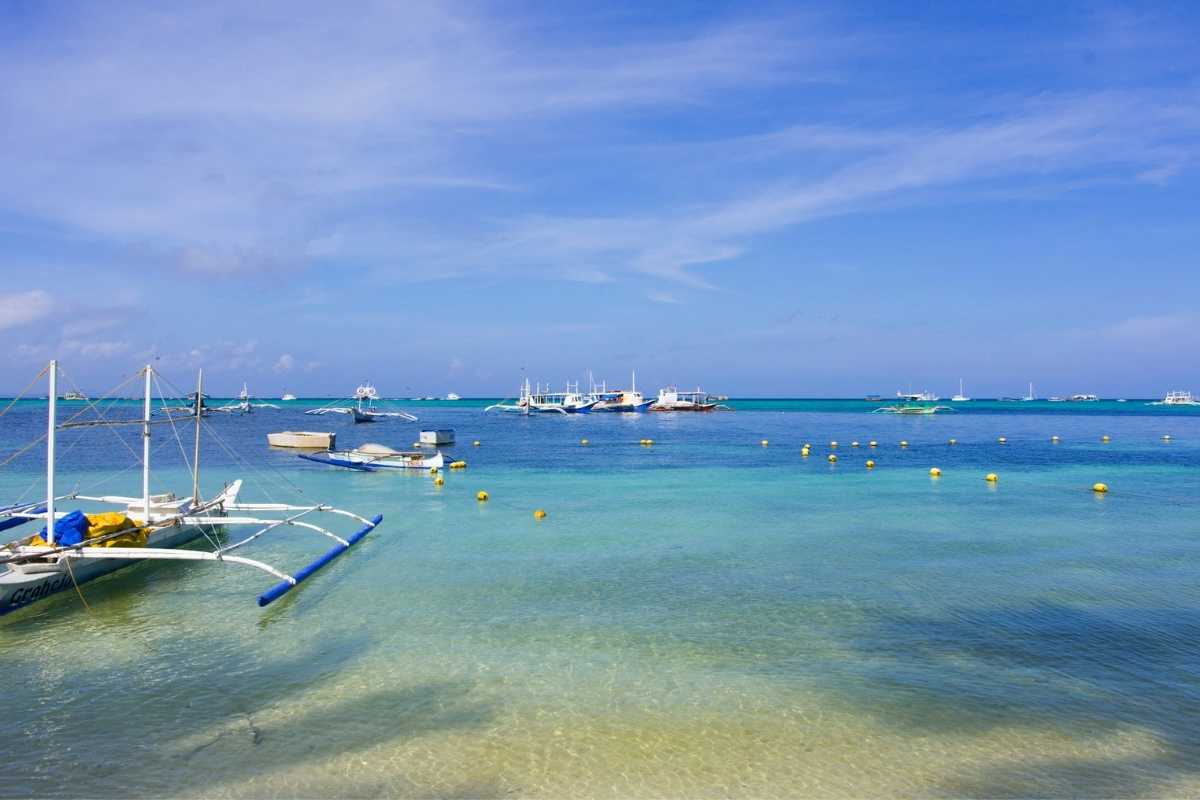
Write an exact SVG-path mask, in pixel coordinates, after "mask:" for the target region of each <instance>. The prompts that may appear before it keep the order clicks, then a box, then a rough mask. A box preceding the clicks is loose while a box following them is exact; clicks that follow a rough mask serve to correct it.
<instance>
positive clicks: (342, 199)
mask: <svg viewBox="0 0 1200 800" xmlns="http://www.w3.org/2000/svg"><path fill="white" fill-rule="evenodd" d="M78 11H79V13H78V14H76V15H73V16H72V17H71V18H70V19H69V20H59V21H57V23H56V24H62V25H65V26H67V27H68V28H69V30H68V31H65V32H63V33H62V35H60V36H59V37H57V38H56V40H55V41H56V46H55V47H54V48H44V47H42V46H41V45H40V44H39V43H38V42H37V41H35V40H31V41H29V42H28V44H26V45H21V44H17V45H16V46H12V47H10V48H8V49H6V50H0V70H2V71H3V72H4V74H5V97H4V100H5V103H4V105H5V116H6V120H7V123H6V124H5V125H4V126H3V127H2V128H0V145H3V146H2V147H0V171H3V172H4V174H5V176H6V188H7V191H6V192H5V193H4V196H5V198H7V200H0V208H2V207H3V206H7V207H8V208H9V209H10V210H13V211H17V212H19V213H22V214H30V215H34V216H36V217H41V218H44V219H47V220H51V221H54V222H56V223H60V224H65V225H68V226H71V227H74V228H77V229H79V230H82V231H84V232H87V233H88V234H90V235H92V236H97V237H107V238H111V239H113V240H115V241H123V242H135V243H148V244H150V245H152V246H154V247H155V248H158V249H159V250H160V251H174V252H177V253H178V254H179V255H178V257H177V258H176V259H174V263H175V265H176V266H177V267H178V268H180V269H182V270H184V271H190V272H197V273H203V274H213V275H228V274H235V273H243V272H247V271H257V270H276V269H295V268H296V267H302V266H305V265H307V264H309V263H311V260H312V259H313V258H320V257H322V255H327V254H329V252H330V251H329V247H330V245H331V244H332V243H336V242H337V236H338V227H337V225H338V223H337V222H336V220H337V219H339V218H341V217H343V216H344V213H345V210H346V209H347V208H352V207H353V208H355V209H356V216H358V217H359V218H362V217H364V216H367V217H371V216H377V215H379V214H380V209H377V208H372V207H371V204H372V201H373V200H375V199H385V198H386V199H388V200H390V201H391V202H393V203H394V202H399V201H400V200H401V198H405V197H410V196H416V195H419V194H421V193H429V192H431V191H439V190H440V191H449V192H462V191H466V192H479V191H503V192H508V191H512V190H514V189H519V188H520V186H521V180H520V179H516V180H514V179H513V178H511V177H508V176H505V175H502V174H498V173H497V172H496V170H495V168H494V167H493V166H490V165H489V162H488V161H487V160H486V159H480V158H476V157H474V156H472V155H471V154H470V153H471V151H472V150H473V149H477V144H475V143H477V142H480V141H481V139H480V137H481V136H483V137H485V138H484V139H483V140H482V141H483V142H492V143H496V142H497V136H498V135H499V136H503V135H504V134H503V132H504V131H506V130H508V129H509V128H513V127H516V128H518V129H521V128H525V127H526V126H528V125H529V124H530V123H531V121H532V120H546V119H553V118H555V117H562V116H564V115H573V114H585V113H589V112H598V111H606V110H610V109H614V108H631V107H639V106H642V107H644V106H655V107H662V106H664V105H666V106H679V105H686V104H690V103H696V102H700V101H702V100H703V99H704V98H706V97H707V96H709V94H710V93H712V92H714V91H719V90H722V89H728V88H733V87H744V86H746V85H750V84H759V85H764V84H771V83H775V82H778V81H781V80H784V79H786V78H787V76H788V75H790V74H792V73H791V72H790V71H789V70H790V69H791V68H792V67H794V66H796V65H798V64H801V63H805V62H809V63H811V62H812V61H813V60H814V58H816V56H817V55H819V53H820V52H822V51H821V50H820V49H819V48H817V47H816V43H817V40H816V37H815V35H814V37H813V38H812V39H811V40H810V41H809V44H810V45H811V47H810V48H809V49H807V50H806V49H805V48H803V47H798V46H797V45H798V44H799V42H798V41H797V40H796V39H795V38H794V37H793V38H789V37H786V36H783V35H781V33H780V31H778V30H776V29H773V28H772V27H768V26H766V25H762V24H757V25H755V24H747V23H737V24H729V25H725V26H716V27H712V28H695V29H692V30H681V31H673V32H671V33H668V34H662V35H660V36H658V37H653V38H652V37H642V38H641V39H640V40H639V41H635V42H621V41H615V40H614V41H611V42H602V41H592V42H589V43H587V44H586V45H582V46H580V45H578V44H577V45H576V46H572V47H561V48H560V47H555V46H554V45H552V44H549V42H550V41H552V40H538V39H537V38H536V36H535V34H534V33H533V32H532V31H530V30H526V29H525V28H524V27H523V26H522V25H521V22H520V20H519V19H516V18H515V17H514V18H513V19H512V20H509V19H505V18H500V17H496V16H491V15H486V14H482V13H475V12H473V11H471V10H469V9H466V8H459V7H454V6H442V5H439V4H432V3H429V4H418V5H407V6H404V7H400V6H391V5H388V4H378V5H372V6H369V7H367V8H365V9H360V12H361V13H356V14H353V15H348V14H345V13H344V12H343V11H342V10H340V9H335V8H333V7H331V6H329V5H328V4H324V3H319V2H307V3H299V4H297V3H267V4H260V5H256V6H255V7H254V8H253V9H250V8H247V7H245V6H243V5H240V4H225V3H210V4H209V3H206V4H203V5H199V6H186V7H185V6H179V7H175V8H162V9H151V10H147V8H146V7H144V6H134V5H126V4H122V3H114V4H105V5H104V6H103V7H102V8H101V7H95V8H93V9H91V11H90V12H89V11H88V10H87V9H86V8H84V9H79V10H78ZM49 98H53V101H52V102H51V101H50V100H49ZM539 124H540V123H539ZM501 141H502V140H501ZM400 238H402V234H398V233H394V234H393V235H392V236H391V237H390V239H391V244H392V245H393V248H394V246H395V244H396V242H397V240H398V239H400ZM338 252H340V251H338Z"/></svg>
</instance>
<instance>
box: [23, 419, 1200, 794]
mask: <svg viewBox="0 0 1200 800" xmlns="http://www.w3.org/2000/svg"><path fill="white" fill-rule="evenodd" d="M315 404H318V403H317V402H316V401H313V402H302V401H301V402H298V403H296V404H284V405H285V407H284V408H282V409H279V410H270V409H261V410H258V411H256V412H255V413H253V414H251V415H248V416H239V417H232V416H231V417H214V418H212V419H210V420H208V422H207V423H206V438H205V446H204V452H203V456H202V463H203V484H204V486H205V488H206V491H208V492H211V491H213V490H215V489H216V488H219V486H220V485H221V484H222V483H223V482H226V481H229V480H232V479H235V478H239V477H241V478H245V479H246V482H247V488H246V490H245V493H244V494H245V496H246V497H247V498H250V499H275V500H292V501H300V502H303V501H304V500H305V499H319V500H324V501H328V502H331V503H334V504H336V505H339V506H342V507H345V508H350V509H353V510H356V511H358V512H360V513H363V514H364V515H373V514H375V513H382V514H383V515H384V521H383V524H382V525H381V526H380V527H379V529H378V530H376V531H375V532H373V533H372V534H371V535H370V536H368V537H367V539H365V540H364V541H363V543H362V544H360V545H359V546H357V547H356V548H355V549H354V550H352V551H351V552H350V553H348V554H347V555H345V556H343V557H342V558H340V559H338V560H337V561H336V562H334V564H333V565H332V566H330V567H329V568H328V569H326V570H325V571H323V572H321V573H319V574H318V575H317V576H315V577H314V578H313V579H312V580H310V581H309V582H307V583H306V584H304V586H303V587H301V588H300V589H298V590H297V591H295V592H293V593H292V594H291V595H289V596H288V597H287V598H285V599H284V600H282V601H280V602H279V603H276V604H275V605H272V606H270V607H269V608H266V609H260V608H258V607H257V605H256V604H255V598H256V596H257V595H258V593H259V592H260V591H262V590H263V589H264V588H266V587H267V586H268V585H269V584H270V583H272V582H273V581H272V580H271V579H269V578H268V577H267V576H265V575H262V574H261V573H258V572H254V571H251V570H248V569H245V568H238V567H232V566H222V565H207V564H206V565H183V564H171V563H157V564H153V563H143V564H140V565H137V566H134V567H131V568H129V569H126V570H123V571H121V572H119V573H117V574H115V575H112V576H109V577H107V578H104V579H101V580H99V581H96V582H93V583H90V584H86V585H84V586H83V587H82V591H83V595H84V597H85V598H86V601H87V607H85V606H84V604H83V603H82V602H81V600H80V598H79V597H78V596H76V595H75V594H73V593H62V594H59V595H57V596H55V597H54V598H52V599H50V600H47V601H44V602H41V603H39V604H35V605H34V606H32V607H30V608H28V609H25V610H23V611H20V612H16V613H14V614H11V615H9V616H7V617H4V618H0V671H2V674H3V675H4V676H5V689H4V692H3V700H2V701H0V756H2V757H0V796H5V797H7V796H31V795H35V796H40V797H75V796H87V797H129V796H133V797H147V796H188V797H193V796H203V797H275V796H287V797H290V796H304V797H317V796H321V797H325V796H337V797H369V796H380V795H386V796H414V797H493V796H536V797H605V798H608V797H621V798H624V797H730V796H736V797H755V798H758V797H850V796H853V797H882V796H888V797H892V796H906V797H911V796H921V797H929V796H938V797H941V796H954V797H962V796H987V797H1028V796H1068V795H1069V796H1087V797H1111V796H1122V797H1125V796H1135V795H1136V796H1173V797H1181V796H1197V795H1200V559H1198V558H1197V555H1198V552H1200V546H1198V543H1200V414H1197V413H1195V410H1193V409H1164V408H1162V407H1151V406H1146V405H1145V404H1144V401H1134V400H1130V401H1129V402H1127V403H1116V402H1115V401H1105V402H1101V403H1087V404H1063V403H1000V402H977V403H976V402H972V403H966V404H955V405H956V406H958V405H961V406H962V407H961V408H958V409H956V410H955V411H954V412H952V413H946V414H939V415H936V416H929V417H919V418H917V417H897V416H891V415H881V414H871V413H868V409H869V408H870V407H872V405H871V404H867V403H864V402H863V401H856V400H843V401H839V400H797V401H783V400H752V401H731V405H733V406H735V407H736V408H737V410H736V411H734V412H732V413H714V414H705V415H686V414H661V415H659V414H649V415H604V414H593V415H582V416H576V417H557V416H556V417H549V416H545V417H533V418H521V417H513V416H507V415H485V414H483V412H482V410H481V407H482V405H485V404H486V403H485V402H483V401H462V402H459V403H451V402H441V401H439V402H410V401H403V402H401V403H399V405H400V407H403V408H407V409H409V410H412V411H414V413H417V414H418V415H419V416H420V417H421V421H420V422H419V423H415V424H414V423H404V422H399V421H389V422H381V423H378V424H375V425H360V426H353V425H350V424H348V423H347V421H346V420H344V419H342V418H340V417H335V418H330V417H324V418H314V417H310V416H304V415H302V414H301V413H300V411H301V410H302V409H303V408H307V407H312V406H313V405H315ZM80 405H81V404H63V408H64V409H74V408H77V407H79V406H80ZM67 413H70V411H69V410H68V411H67ZM136 413H137V409H136V404H135V403H133V402H129V403H124V404H120V405H118V406H117V407H116V408H114V409H113V410H112V411H111V414H112V415H113V416H122V415H125V416H133V415H136ZM44 414H45V411H44V404H42V403H33V402H21V403H18V404H17V405H16V406H14V407H13V408H12V410H10V411H9V412H8V413H7V414H6V415H5V416H3V417H0V460H4V459H8V458H12V460H11V463H8V464H7V465H6V466H5V467H4V468H3V469H2V470H0V500H4V499H11V498H16V497H19V496H22V495H25V496H29V497H35V496H37V494H38V493H39V492H41V491H42V488H41V487H42V480H43V479H44V478H43V476H42V474H41V471H42V470H43V469H44V462H43V453H42V452H41V450H40V448H38V447H34V448H33V449H32V450H30V451H28V452H26V453H24V454H21V455H18V456H15V457H13V454H14V453H15V452H16V450H17V448H18V447H19V446H20V445H22V444H24V443H26V442H28V441H30V440H31V439H33V438H35V437H37V436H38V435H39V434H40V433H41V432H42V430H43V428H44V425H45V417H44ZM427 427H451V428H454V429H455V430H456V432H457V437H458V444H457V445H455V446H454V447H452V448H448V449H447V453H448V454H452V455H454V456H455V457H460V458H464V459H465V460H466V461H467V462H468V467H467V469H466V470H465V471H462V472H459V471H447V472H445V473H444V477H445V485H444V486H442V487H440V488H439V487H436V486H435V485H434V484H433V482H432V480H431V479H430V477H429V476H428V475H424V474H412V475H405V474H400V475H397V474H381V473H370V474H364V473H357V472H346V471H335V470H329V469H327V468H325V467H321V466H318V465H314V464H310V463H308V462H304V461H301V460H299V459H297V458H296V457H295V456H294V455H293V454H291V453H288V452H284V451H272V450H270V449H269V448H268V447H267V445H266V438H265V437H266V433H267V432H269V431H276V430H289V429H291V430H313V429H316V430H325V429H328V430H336V431H337V433H338V443H339V445H354V444H360V443H362V442H365V441H379V442H383V443H387V444H391V445H396V446H406V445H408V444H410V443H411V442H413V441H415V440H416V438H417V432H418V431H419V430H420V429H421V428H427ZM139 434H140V431H138V430H137V429H136V428H126V429H122V433H121V434H119V435H118V434H114V433H113V431H112V430H107V429H78V430H72V431H66V432H63V434H62V436H61V441H60V448H59V449H60V453H61V472H60V475H59V485H60V487H72V486H78V487H79V488H80V490H81V491H86V492H112V493H121V494H138V493H139V492H140V469H139V467H138V465H137V463H136V461H135V460H134V458H133V455H132V454H131V452H130V450H129V448H132V450H134V451H137V452H140V441H139ZM179 435H180V438H179V439H178V440H177V439H176V438H175V437H174V435H173V434H172V433H171V432H170V429H169V426H158V427H157V428H156V430H155V436H156V439H155V454H154V463H155V465H156V466H155V471H154V475H155V480H154V486H153V489H154V491H156V492H159V491H167V490H174V491H176V492H178V493H180V494H186V493H188V492H189V486H190V478H189V476H188V474H187V471H186V469H185V468H184V466H183V463H182V460H181V459H182V455H181V451H182V452H187V453H188V454H189V456H190V447H191V444H190V443H191V438H190V430H189V429H188V427H187V426H186V425H184V426H182V427H181V428H180V431H179ZM1052 435H1057V436H1059V437H1061V440H1060V441H1059V443H1057V444H1055V443H1052V442H1051V438H1050V437H1051V436H1052ZM1105 435H1107V436H1110V437H1111V440H1110V441H1109V442H1108V443H1104V442H1102V440H1101V437H1102V436H1105ZM1164 435H1170V436H1171V437H1172V438H1171V439H1170V440H1164V439H1162V438H1161V437H1163V436H1164ZM1001 436H1003V437H1006V439H1007V443H1005V444H1000V443H999V442H998V437H1001ZM583 438H587V439H588V440H589V444H588V445H587V446H582V445H581V444H580V440H581V439H583ZM644 438H651V439H653V440H654V444H653V446H648V447H647V446H642V445H640V444H639V440H640V439H644ZM950 438H955V439H956V440H957V444H955V445H950V444H948V440H949V439H950ZM763 439H766V440H768V445H767V446H765V447H764V446H763V445H762V444H761V441H762V440H763ZM473 440H479V442H480V446H479V447H473V446H472V445H471V443H472V441H473ZM835 440H836V441H837V442H838V446H837V447H836V448H832V447H831V445H830V443H831V442H832V441H835ZM871 440H875V441H876V442H877V443H878V444H877V446H876V447H875V448H870V447H868V446H867V443H868V442H869V441H871ZM901 440H905V441H907V442H908V443H909V444H908V447H904V448H902V447H900V445H899V442H900V441H901ZM854 441H858V442H859V443H860V446H859V447H853V446H852V444H851V443H852V442H854ZM805 442H811V443H812V455H811V456H809V457H808V458H803V457H802V456H801V455H800V448H801V446H802V445H803V444H804V443H805ZM126 445H128V446H129V447H128V448H127V447H126ZM830 453H835V454H836V455H837V456H838V461H837V462H836V463H831V462H830V461H829V460H828V459H827V456H828V455H829V454H830ZM868 458H870V459H873V460H874V461H875V462H876V464H877V466H876V468H875V469H874V470H867V469H866V468H865V467H864V463H865V462H866V460H867V459H868ZM242 459H244V460H245V461H246V462H247V463H246V464H243V463H241V461H242ZM935 466H936V467H939V468H940V469H941V470H942V475H941V477H940V478H932V477H931V476H930V475H929V470H930V468H931V467H935ZM117 470H124V471H123V472H117V473H116V474H115V475H114V472H115V471H117ZM988 472H995V473H997V474H998V475H999V480H998V482H997V483H996V484H994V485H991V484H988V483H987V482H986V481H985V480H984V475H985V474H986V473H988ZM1098 481H1102V482H1104V483H1106V484H1107V485H1108V486H1109V489H1110V491H1109V492H1108V494H1106V495H1102V496H1101V495H1096V494H1094V493H1093V492H1092V491H1091V486H1092V485H1093V484H1094V483H1096V482H1098ZM480 490H486V491H487V492H489V493H490V498H491V499H490V501H489V502H487V503H479V502H477V501H476V499H475V495H476V492H478V491H480ZM298 492H300V493H302V494H298ZM538 508H544V509H545V510H546V511H547V514H548V515H547V517H546V519H544V520H541V521H538V520H535V519H534V517H533V513H532V512H533V511H534V510H535V509H538ZM314 538H315V537H314V535H311V534H307V533H305V532H303V531H287V532H286V533H282V534H281V535H278V536H274V537H267V538H265V539H264V540H263V542H262V544H261V546H256V547H255V548H254V553H253V554H255V555H257V556H260V557H262V558H264V560H267V561H271V562H273V563H279V564H281V565H283V566H285V567H289V568H292V569H295V568H297V567H299V566H301V565H302V564H303V563H305V562H306V561H308V560H310V559H311V558H312V557H313V556H314V555H315V554H317V553H319V552H321V551H323V550H324V549H325V543H324V542H323V541H314ZM247 554H248V555H251V554H252V553H250V552H249V551H248V552H247Z"/></svg>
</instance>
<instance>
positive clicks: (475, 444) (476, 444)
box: [471, 439, 479, 447]
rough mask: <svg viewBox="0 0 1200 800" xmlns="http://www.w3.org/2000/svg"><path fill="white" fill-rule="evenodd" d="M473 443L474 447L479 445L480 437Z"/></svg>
mask: <svg viewBox="0 0 1200 800" xmlns="http://www.w3.org/2000/svg"><path fill="white" fill-rule="evenodd" d="M471 445H472V446H473V447H479V440H478V439H476V440H475V441H474V442H472V443H471Z"/></svg>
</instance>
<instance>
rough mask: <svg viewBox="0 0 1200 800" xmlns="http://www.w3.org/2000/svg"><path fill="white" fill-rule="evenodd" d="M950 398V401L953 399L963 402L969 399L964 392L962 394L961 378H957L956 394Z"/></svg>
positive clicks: (956, 401)
mask: <svg viewBox="0 0 1200 800" xmlns="http://www.w3.org/2000/svg"><path fill="white" fill-rule="evenodd" d="M950 399H951V400H952V401H954V402H955V403H963V402H966V401H967V400H970V399H971V398H969V397H967V396H966V395H965V394H963V381H962V378H959V379H958V394H956V395H954V397H951V398H950Z"/></svg>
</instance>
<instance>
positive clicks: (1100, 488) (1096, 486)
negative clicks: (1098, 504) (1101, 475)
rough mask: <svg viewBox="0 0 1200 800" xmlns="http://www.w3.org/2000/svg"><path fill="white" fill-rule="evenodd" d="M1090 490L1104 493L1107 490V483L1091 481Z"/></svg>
mask: <svg viewBox="0 0 1200 800" xmlns="http://www.w3.org/2000/svg"><path fill="white" fill-rule="evenodd" d="M1092 491H1093V492H1095V493H1096V494H1104V493H1105V492H1107V491H1108V484H1107V483H1093V484H1092Z"/></svg>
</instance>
